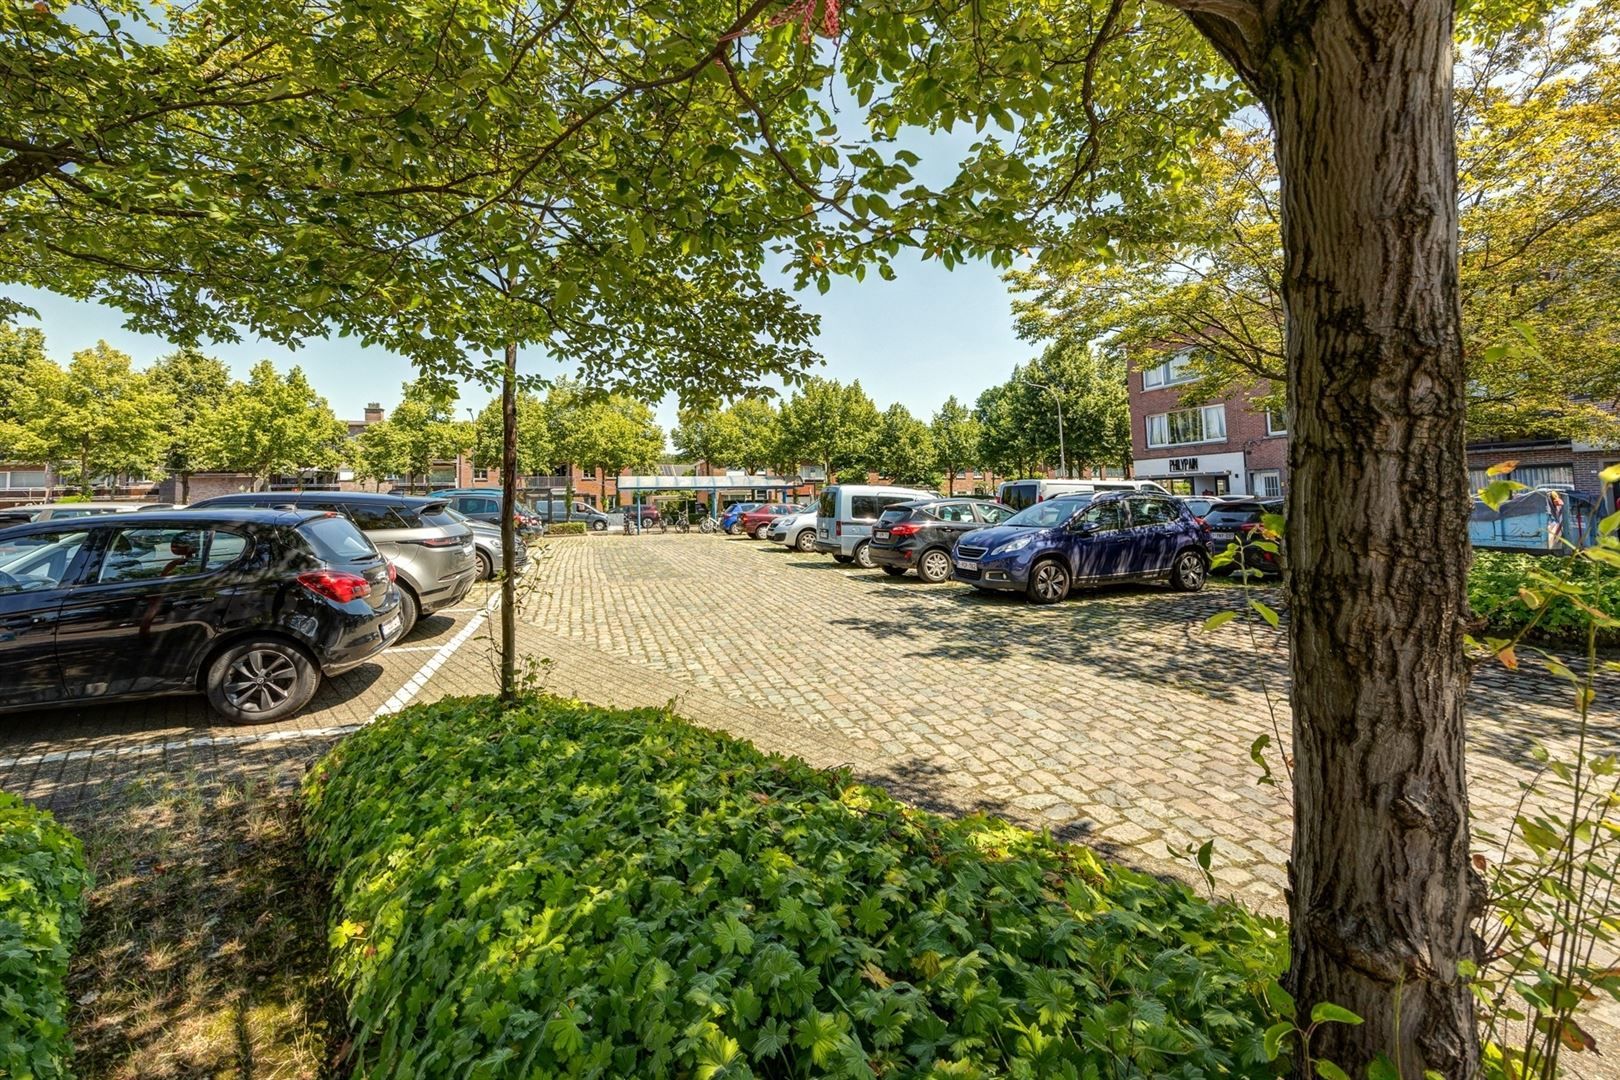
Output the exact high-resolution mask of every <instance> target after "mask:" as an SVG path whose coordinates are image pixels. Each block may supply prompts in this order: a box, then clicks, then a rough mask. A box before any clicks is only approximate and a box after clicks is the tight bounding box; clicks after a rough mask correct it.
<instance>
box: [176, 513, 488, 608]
mask: <svg viewBox="0 0 1620 1080" xmlns="http://www.w3.org/2000/svg"><path fill="white" fill-rule="evenodd" d="M192 505H193V506H194V507H203V506H209V507H218V506H268V507H272V508H284V507H289V508H294V509H300V510H304V509H307V510H327V511H330V512H332V513H336V514H342V515H343V516H345V517H347V518H348V519H349V520H351V521H353V522H354V523H355V524H356V525H358V526H359V527H360V531H361V532H364V533H365V534H366V536H367V538H368V539H370V540H371V542H372V543H373V544H375V545H376V546H377V550H378V551H380V552H382V553H383V555H384V556H385V557H386V558H387V559H388V561H389V562H390V563H391V564H392V565H393V567H394V573H395V584H397V585H398V586H399V591H400V598H401V600H402V603H401V604H400V614H401V617H402V619H403V621H404V624H405V625H404V629H403V630H402V631H401V632H400V637H404V636H405V635H407V634H409V633H410V632H411V628H412V627H413V626H415V625H416V622H417V620H418V619H419V618H421V617H422V616H423V615H431V614H432V613H433V612H435V611H438V610H439V609H440V608H447V607H450V606H451V605H453V604H455V603H457V602H458V601H459V600H460V599H461V598H462V597H464V596H466V595H467V592H468V590H470V589H471V588H472V587H473V582H474V581H476V580H477V578H478V556H477V547H476V544H475V543H474V541H473V531H472V529H471V528H470V527H468V525H467V524H466V523H465V522H463V521H457V520H456V519H455V517H453V516H452V515H451V512H450V508H449V507H448V506H447V505H446V504H445V501H444V500H443V499H435V498H431V497H429V498H423V497H420V496H409V495H382V494H377V493H374V492H369V491H304V492H288V491H251V492H245V493H243V494H240V495H221V496H218V497H217V498H213V499H204V500H202V501H201V502H198V503H193V504H192Z"/></svg>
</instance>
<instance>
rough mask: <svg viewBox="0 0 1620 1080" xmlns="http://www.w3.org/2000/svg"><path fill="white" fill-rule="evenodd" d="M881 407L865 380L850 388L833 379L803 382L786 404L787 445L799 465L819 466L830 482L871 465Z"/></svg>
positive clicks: (784, 433)
mask: <svg viewBox="0 0 1620 1080" xmlns="http://www.w3.org/2000/svg"><path fill="white" fill-rule="evenodd" d="M878 422H879V414H878V409H877V406H876V405H875V404H873V403H872V399H871V398H870V397H867V395H866V391H865V390H863V389H861V383H860V380H859V379H857V380H856V381H855V382H852V383H850V384H849V385H848V386H845V385H844V384H843V383H840V382H838V381H836V380H834V379H824V378H820V377H819V376H817V377H812V378H809V379H806V380H804V382H803V384H801V385H800V387H799V388H798V390H796V391H795V392H794V394H793V396H792V397H791V398H789V399H788V401H787V403H786V404H785V405H783V406H782V414H781V420H780V423H781V427H782V438H783V440H784V445H785V446H786V447H787V448H789V450H790V452H791V456H792V457H793V458H794V459H795V460H797V461H808V462H814V463H815V464H817V465H820V466H821V467H822V469H823V470H825V473H826V476H827V479H828V480H831V479H833V478H834V477H836V476H837V475H838V474H839V473H840V472H843V471H844V470H846V469H856V470H862V471H864V470H865V469H868V468H870V467H871V462H872V446H873V442H874V440H875V439H876V438H877V429H878Z"/></svg>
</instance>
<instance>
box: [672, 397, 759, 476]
mask: <svg viewBox="0 0 1620 1080" xmlns="http://www.w3.org/2000/svg"><path fill="white" fill-rule="evenodd" d="M669 441H670V445H672V446H674V447H675V452H676V453H678V454H680V455H681V456H682V457H683V458H685V459H687V460H688V461H690V462H692V463H693V464H698V463H702V464H704V465H707V466H708V467H709V468H711V469H725V468H727V467H728V466H731V465H736V464H738V463H739V462H740V461H741V460H742V457H743V449H742V441H743V440H742V432H741V431H740V430H739V429H738V427H737V418H736V416H735V415H734V414H733V413H732V412H731V410H729V409H725V408H721V407H719V406H716V405H696V406H682V407H681V409H680V410H679V411H678V412H677V413H676V424H675V428H674V430H672V431H671V432H670V433H669Z"/></svg>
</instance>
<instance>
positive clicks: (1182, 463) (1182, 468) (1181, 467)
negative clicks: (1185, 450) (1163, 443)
mask: <svg viewBox="0 0 1620 1080" xmlns="http://www.w3.org/2000/svg"><path fill="white" fill-rule="evenodd" d="M1170 471H1171V472H1197V471H1198V459H1197V458H1195V457H1173V458H1171V459H1170Z"/></svg>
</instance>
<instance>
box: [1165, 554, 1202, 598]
mask: <svg viewBox="0 0 1620 1080" xmlns="http://www.w3.org/2000/svg"><path fill="white" fill-rule="evenodd" d="M1208 577H1209V572H1208V569H1207V568H1206V567H1205V566H1204V560H1203V557H1202V556H1200V555H1199V554H1198V552H1196V551H1183V552H1182V553H1181V554H1180V555H1177V556H1176V561H1175V562H1174V563H1173V564H1172V565H1171V567H1170V584H1171V585H1172V586H1173V587H1174V588H1177V589H1180V590H1181V591H1182V592H1197V591H1198V590H1200V589H1202V588H1203V587H1204V581H1205V579H1206V578H1208Z"/></svg>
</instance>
